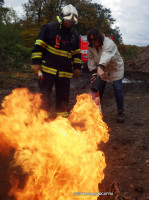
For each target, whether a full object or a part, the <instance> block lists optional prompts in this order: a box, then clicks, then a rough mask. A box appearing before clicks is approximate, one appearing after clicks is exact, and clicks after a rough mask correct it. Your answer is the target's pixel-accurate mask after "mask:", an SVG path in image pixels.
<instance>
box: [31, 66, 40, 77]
mask: <svg viewBox="0 0 149 200" xmlns="http://www.w3.org/2000/svg"><path fill="white" fill-rule="evenodd" d="M31 69H32V71H33V73H34V74H35V75H36V76H38V71H39V70H41V65H32V66H31Z"/></svg>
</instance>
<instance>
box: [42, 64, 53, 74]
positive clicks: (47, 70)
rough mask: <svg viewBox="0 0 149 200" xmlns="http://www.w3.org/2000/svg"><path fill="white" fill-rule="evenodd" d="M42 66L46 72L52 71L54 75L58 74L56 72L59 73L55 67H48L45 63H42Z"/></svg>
mask: <svg viewBox="0 0 149 200" xmlns="http://www.w3.org/2000/svg"><path fill="white" fill-rule="evenodd" d="M41 67H42V71H44V72H47V73H50V74H54V75H56V73H57V70H56V69H53V68H50V67H46V66H44V65H41Z"/></svg>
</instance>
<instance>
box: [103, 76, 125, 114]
mask: <svg viewBox="0 0 149 200" xmlns="http://www.w3.org/2000/svg"><path fill="white" fill-rule="evenodd" d="M106 83H107V82H106V81H103V80H101V82H100V86H99V96H100V100H101V101H102V97H103V93H104V90H105V88H106ZM112 83H113V89H114V94H115V99H116V103H117V110H118V111H124V94H123V90H122V79H120V80H116V81H113V82H112Z"/></svg>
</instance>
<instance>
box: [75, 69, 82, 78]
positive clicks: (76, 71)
mask: <svg viewBox="0 0 149 200" xmlns="http://www.w3.org/2000/svg"><path fill="white" fill-rule="evenodd" d="M80 73H81V70H80V69H75V70H74V72H73V76H74V77H75V78H77V79H78V78H79V77H80Z"/></svg>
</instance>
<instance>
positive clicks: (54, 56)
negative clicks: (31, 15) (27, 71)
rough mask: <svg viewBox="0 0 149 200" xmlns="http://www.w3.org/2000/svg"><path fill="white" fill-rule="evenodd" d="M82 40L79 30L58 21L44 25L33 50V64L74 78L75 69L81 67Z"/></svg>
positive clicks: (47, 71) (43, 69)
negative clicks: (69, 27)
mask: <svg viewBox="0 0 149 200" xmlns="http://www.w3.org/2000/svg"><path fill="white" fill-rule="evenodd" d="M81 63H82V62H81V51H80V40H79V35H78V33H77V31H76V30H75V29H74V28H73V27H72V28H71V29H68V28H66V27H64V26H63V24H62V25H60V24H59V23H58V22H51V23H49V24H46V25H44V26H43V27H42V29H41V31H40V33H39V35H38V37H37V40H36V42H35V45H34V48H33V51H32V64H33V65H41V67H42V71H44V72H46V73H50V74H53V75H57V74H58V76H59V77H66V78H72V76H73V70H74V69H76V68H79V69H81Z"/></svg>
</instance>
